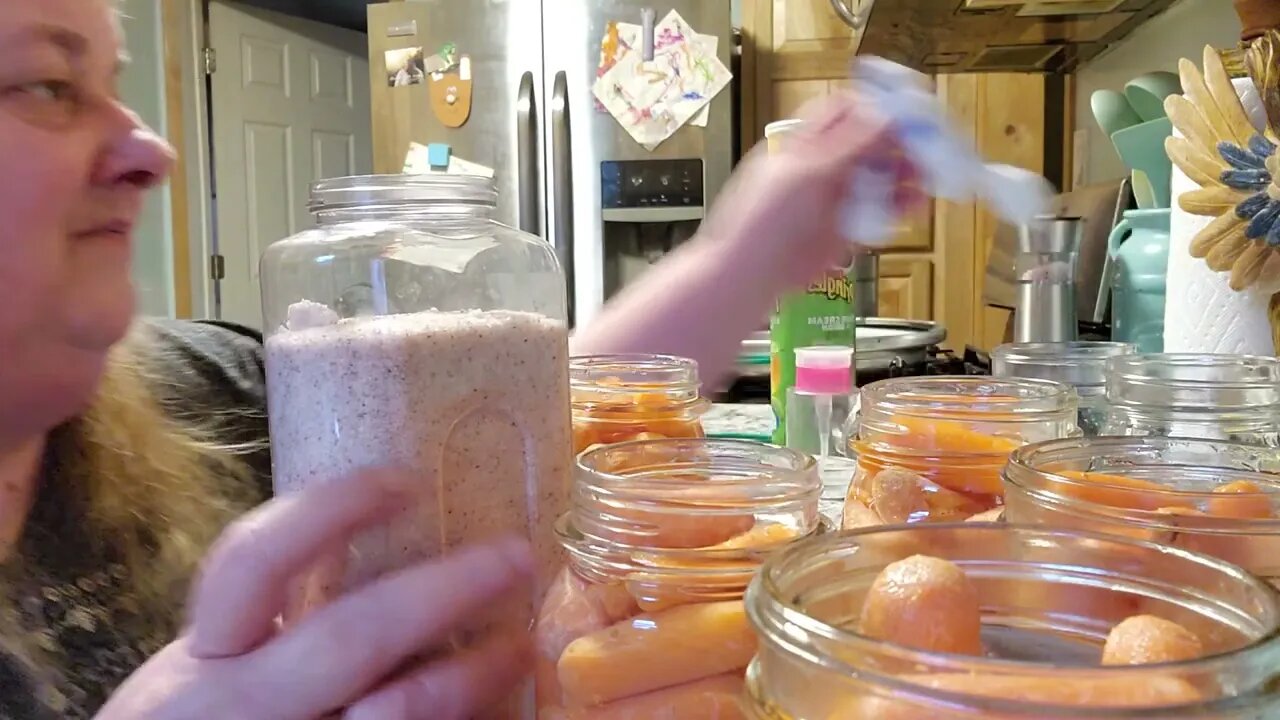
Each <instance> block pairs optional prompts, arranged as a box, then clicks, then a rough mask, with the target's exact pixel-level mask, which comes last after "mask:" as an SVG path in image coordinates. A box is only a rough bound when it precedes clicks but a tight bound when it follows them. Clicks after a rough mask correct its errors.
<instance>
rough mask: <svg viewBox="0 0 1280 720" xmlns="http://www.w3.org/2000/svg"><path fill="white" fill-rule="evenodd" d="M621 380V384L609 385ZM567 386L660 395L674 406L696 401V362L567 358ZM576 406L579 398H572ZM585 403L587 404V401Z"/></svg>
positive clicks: (639, 356)
mask: <svg viewBox="0 0 1280 720" xmlns="http://www.w3.org/2000/svg"><path fill="white" fill-rule="evenodd" d="M611 380H621V384H617V383H613V382H610V381H611ZM569 387H570V389H571V390H577V391H601V392H607V393H609V394H615V393H628V392H635V393H661V394H663V395H665V396H667V397H668V399H670V400H671V401H672V402H673V403H675V404H686V403H693V402H696V401H697V400H698V391H699V388H700V387H701V384H700V382H699V378H698V363H697V362H696V361H694V360H691V359H689V358H683V357H678V356H675V355H657V354H650V353H612V354H600V355H576V356H573V357H571V358H569ZM574 403H575V405H576V404H579V399H578V398H574ZM588 404H590V403H589V402H588Z"/></svg>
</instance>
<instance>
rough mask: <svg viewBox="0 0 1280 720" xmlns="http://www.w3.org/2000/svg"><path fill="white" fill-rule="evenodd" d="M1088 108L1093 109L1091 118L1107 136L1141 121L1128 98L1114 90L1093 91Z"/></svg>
mask: <svg viewBox="0 0 1280 720" xmlns="http://www.w3.org/2000/svg"><path fill="white" fill-rule="evenodd" d="M1089 109H1090V110H1092V111H1093V119H1094V120H1096V121H1097V122H1098V127H1100V128H1102V132H1103V133H1104V134H1106V136H1107V137H1111V136H1112V135H1115V134H1116V133H1118V132H1120V131H1121V130H1123V129H1125V128H1127V127H1132V126H1134V125H1138V124H1140V123H1141V122H1142V118H1141V117H1140V116H1139V115H1138V113H1137V112H1135V111H1134V109H1133V106H1131V105H1130V104H1129V100H1128V98H1126V97H1125V96H1124V95H1123V94H1122V93H1119V92H1116V91H1115V90H1097V91H1094V93H1093V95H1092V96H1091V97H1090V98H1089Z"/></svg>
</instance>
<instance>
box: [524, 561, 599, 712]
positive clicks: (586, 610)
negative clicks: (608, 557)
mask: <svg viewBox="0 0 1280 720" xmlns="http://www.w3.org/2000/svg"><path fill="white" fill-rule="evenodd" d="M588 587H589V583H588V582H587V581H586V580H584V579H583V578H582V577H580V576H579V575H578V574H577V573H575V572H573V571H572V570H571V569H569V568H564V569H563V570H561V571H560V574H559V575H557V576H556V578H555V580H554V581H553V582H552V584H551V587H550V589H548V590H547V594H546V598H545V599H544V600H543V601H542V607H541V608H540V609H539V611H538V619H537V621H536V622H535V623H534V627H533V639H534V647H535V648H536V650H537V653H536V655H537V659H536V662H535V668H534V670H535V673H534V675H535V682H536V685H537V696H538V701H539V703H540V704H543V703H559V702H560V687H559V682H558V677H557V675H556V672H555V667H556V663H557V661H559V659H560V656H561V655H562V654H563V653H564V649H565V648H566V647H568V646H569V644H570V643H572V642H573V641H574V640H577V639H578V638H580V637H582V636H584V635H588V634H590V633H593V632H598V631H600V630H603V629H605V628H607V627H609V625H610V624H612V622H613V620H612V619H610V618H609V617H608V615H607V614H606V613H605V611H604V609H603V608H602V607H601V606H600V605H599V603H597V602H596V601H595V599H594V598H592V596H591V594H590V593H589V591H588Z"/></svg>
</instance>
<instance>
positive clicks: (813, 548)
mask: <svg viewBox="0 0 1280 720" xmlns="http://www.w3.org/2000/svg"><path fill="white" fill-rule="evenodd" d="M948 530H950V531H964V532H972V533H980V532H983V531H991V532H1004V533H1008V532H1012V533H1018V534H1019V535H1026V536H1027V541H1028V542H1030V541H1039V542H1051V541H1052V540H1053V539H1061V538H1072V539H1078V540H1087V541H1090V542H1093V543H1101V544H1110V545H1117V546H1119V545H1123V546H1128V547H1137V548H1142V549H1144V550H1147V551H1151V552H1152V553H1155V554H1157V555H1158V556H1161V557H1166V558H1172V559H1174V561H1176V562H1191V563H1195V564H1197V565H1199V566H1202V567H1207V568H1210V569H1212V570H1214V571H1216V572H1219V573H1221V575H1222V576H1223V580H1224V581H1227V580H1230V581H1232V582H1237V583H1242V584H1244V585H1247V586H1249V587H1250V588H1251V589H1252V590H1254V591H1256V593H1258V594H1260V595H1261V596H1264V597H1266V598H1268V599H1269V600H1270V602H1271V604H1272V607H1273V609H1274V610H1277V611H1278V612H1280V594H1277V591H1276V589H1275V588H1273V587H1272V586H1270V585H1268V584H1267V583H1265V582H1263V581H1262V580H1261V579H1259V578H1256V577H1255V576H1253V575H1251V574H1249V573H1248V572H1246V571H1244V570H1242V569H1240V568H1238V567H1235V566H1233V565H1230V564H1229V563H1226V562H1224V561H1221V560H1218V559H1216V558H1213V557H1209V556H1206V555H1201V554H1197V553H1192V552H1187V551H1184V550H1181V549H1178V548H1174V547H1170V546H1166V545H1160V544H1157V543H1151V542H1146V541H1142V540H1135V539H1129V538H1122V537H1117V536H1113V535H1107V534H1103V533H1095V532H1090V531H1084V530H1075V529H1071V530H1068V529H1054V528H1045V527H1042V526H1037V525H1022V524H1010V523H988V522H981V523H980V522H958V523H929V524H923V525H887V526H875V527H870V528H861V529H856V530H842V531H839V532H835V533H830V534H828V535H825V536H823V537H817V538H812V539H809V540H806V541H804V542H801V543H795V544H792V545H790V546H788V547H785V548H782V549H781V550H779V551H778V552H776V553H774V554H773V555H771V556H770V557H769V558H768V559H767V560H766V561H765V563H764V565H763V566H762V567H761V569H760V572H759V573H757V574H756V577H755V578H754V579H753V580H752V582H751V585H750V586H749V588H748V589H747V593H746V608H747V614H748V617H749V618H750V620H751V622H752V625H753V626H754V627H755V628H756V631H757V633H758V635H759V636H760V638H761V641H762V642H769V643H772V644H774V645H775V646H777V647H781V648H783V649H784V650H785V651H786V652H788V653H790V654H793V655H797V656H799V657H800V658H801V659H802V660H804V661H806V662H809V663H812V664H814V665H817V666H819V667H822V668H824V669H826V670H829V671H834V672H836V673H838V674H840V675H842V676H844V677H852V678H856V679H860V680H862V681H864V682H865V683H867V684H868V685H871V686H877V687H884V688H887V689H888V690H890V691H891V692H892V693H893V695H894V697H900V698H901V697H912V696H914V697H917V698H921V699H927V700H930V701H935V702H936V701H941V702H944V703H945V702H948V701H949V702H950V703H951V704H953V705H956V706H960V707H964V708H968V709H976V708H980V709H982V710H985V711H988V712H996V713H999V714H1002V715H1005V714H1007V715H1008V716H1010V717H1027V718H1031V717H1035V718H1064V719H1066V718H1079V717H1080V716H1081V715H1080V713H1081V710H1082V708H1080V707H1079V706H1071V707H1067V706H1063V705H1058V704H1047V703H1037V702H1028V701H1021V700H1012V699H1005V698H993V697H988V696H975V695H967V694H965V693H961V692H955V691H946V690H936V689H933V688H929V687H925V686H921V685H916V684H914V683H911V682H909V681H906V680H902V679H900V678H897V677H895V676H893V675H891V674H888V673H879V672H875V671H872V670H868V669H866V668H863V667H859V666H855V665H852V664H850V663H849V662H848V661H845V660H842V659H840V658H837V657H834V656H832V655H831V654H830V653H824V652H822V651H820V650H817V649H812V648H805V647H800V646H799V643H803V642H804V638H807V637H819V638H822V639H825V640H834V641H837V642H839V643H841V644H842V646H846V647H848V648H850V650H851V652H850V653H849V656H850V657H852V656H859V657H861V656H864V655H867V654H869V653H871V652H875V653H878V654H879V655H882V656H888V657H890V658H891V659H893V660H894V661H897V662H902V663H907V664H915V665H920V666H926V667H929V666H935V667H936V666H943V667H946V666H948V665H964V666H966V667H965V668H964V669H965V670H968V671H974V670H982V669H990V670H992V671H997V672H999V671H1004V672H1009V673H1017V672H1023V673H1028V672H1034V671H1036V670H1038V669H1040V670H1046V669H1047V670H1053V671H1055V672H1057V671H1061V670H1063V668H1062V667H1061V666H1052V667H1047V666H1046V664H1044V663H1036V662H1028V661H1021V660H1006V659H1001V658H990V657H985V656H970V655H958V654H950V653H940V652H932V651H926V650H917V649H914V648H910V647H907V646H903V645H897V644H894V643H891V642H887V641H883V640H878V639H874V638H870V637H867V636H865V635H862V634H860V633H858V632H856V631H853V630H849V629H846V628H844V627H840V626H836V625H830V624H828V623H826V622H824V621H822V620H819V619H817V618H815V617H812V616H810V615H808V614H806V613H805V612H804V610H803V609H801V608H800V607H799V606H798V603H796V602H795V600H794V598H795V597H796V595H795V593H794V592H788V591H787V590H786V589H784V588H782V587H780V584H781V583H780V582H779V580H778V576H779V575H780V574H782V573H784V572H786V571H787V570H789V569H791V568H790V566H791V565H797V564H799V563H801V562H803V561H804V559H806V558H810V557H814V556H821V555H823V554H825V553H830V552H832V551H833V550H838V549H840V548H842V547H843V548H853V547H856V546H857V543H856V541H857V538H859V537H863V536H868V535H874V534H885V533H892V532H913V533H918V532H935V533H936V532H942V531H948ZM1276 619H1278V620H1280V615H1278V616H1277V618H1276ZM846 643H847V645H845V644H846ZM843 654H844V653H842V655H843ZM1255 656H1261V657H1264V658H1266V657H1270V658H1271V659H1272V660H1274V661H1280V622H1273V626H1272V627H1271V628H1270V629H1269V630H1268V631H1266V632H1265V633H1264V634H1263V635H1262V636H1261V637H1259V638H1258V639H1256V640H1254V641H1253V642H1251V643H1250V644H1249V645H1247V646H1245V647H1242V648H1239V649H1237V650H1232V651H1228V652H1224V653H1219V654H1216V655H1212V656H1207V657H1200V658H1196V659H1192V660H1184V661H1178V662H1169V663H1161V664H1160V665H1159V666H1158V667H1160V668H1165V669H1170V670H1182V669H1198V670H1204V669H1209V668H1212V667H1215V666H1220V665H1223V664H1226V663H1228V662H1230V663H1239V662H1244V661H1248V660H1249V659H1250V658H1253V657H1255ZM1152 667H1154V666H1151V665H1116V666H1099V667H1081V668H1075V667H1070V668H1066V669H1067V670H1070V671H1071V672H1079V673H1082V674H1085V673H1105V674H1107V675H1109V676H1111V677H1123V676H1125V675H1131V676H1133V678H1134V681H1135V682H1141V681H1142V677H1143V675H1146V674H1149V673H1150V672H1151V668H1152ZM1254 697H1255V696H1251V695H1242V696H1233V697H1227V698H1218V699H1214V700H1207V701H1200V702H1198V703H1195V704H1184V705H1178V706H1165V707H1161V708H1159V709H1157V710H1145V709H1141V708H1123V707H1121V708H1110V707H1100V708H1088V710H1090V711H1092V714H1093V716H1097V717H1101V718H1105V720H1138V719H1143V720H1155V719H1156V718H1163V717H1167V716H1168V715H1169V714H1170V713H1176V712H1184V713H1185V712H1188V711H1194V712H1196V713H1197V715H1194V717H1201V715H1200V714H1199V713H1205V712H1214V711H1217V712H1221V711H1222V710H1225V709H1231V708H1233V707H1237V706H1238V705H1239V704H1240V703H1241V702H1247V701H1248V700H1249V699H1253V698H1254ZM1189 717H1190V716H1189ZM1203 717H1205V718H1206V719H1207V718H1209V717H1213V716H1212V715H1203Z"/></svg>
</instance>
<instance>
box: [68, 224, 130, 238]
mask: <svg viewBox="0 0 1280 720" xmlns="http://www.w3.org/2000/svg"><path fill="white" fill-rule="evenodd" d="M132 235H133V223H130V222H128V221H125V220H119V221H111V222H107V223H103V224H101V225H95V226H93V227H91V228H88V229H85V230H81V231H80V232H77V233H76V234H75V237H77V238H80V239H83V240H119V241H128V240H129V238H130V237H131V236H132Z"/></svg>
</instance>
